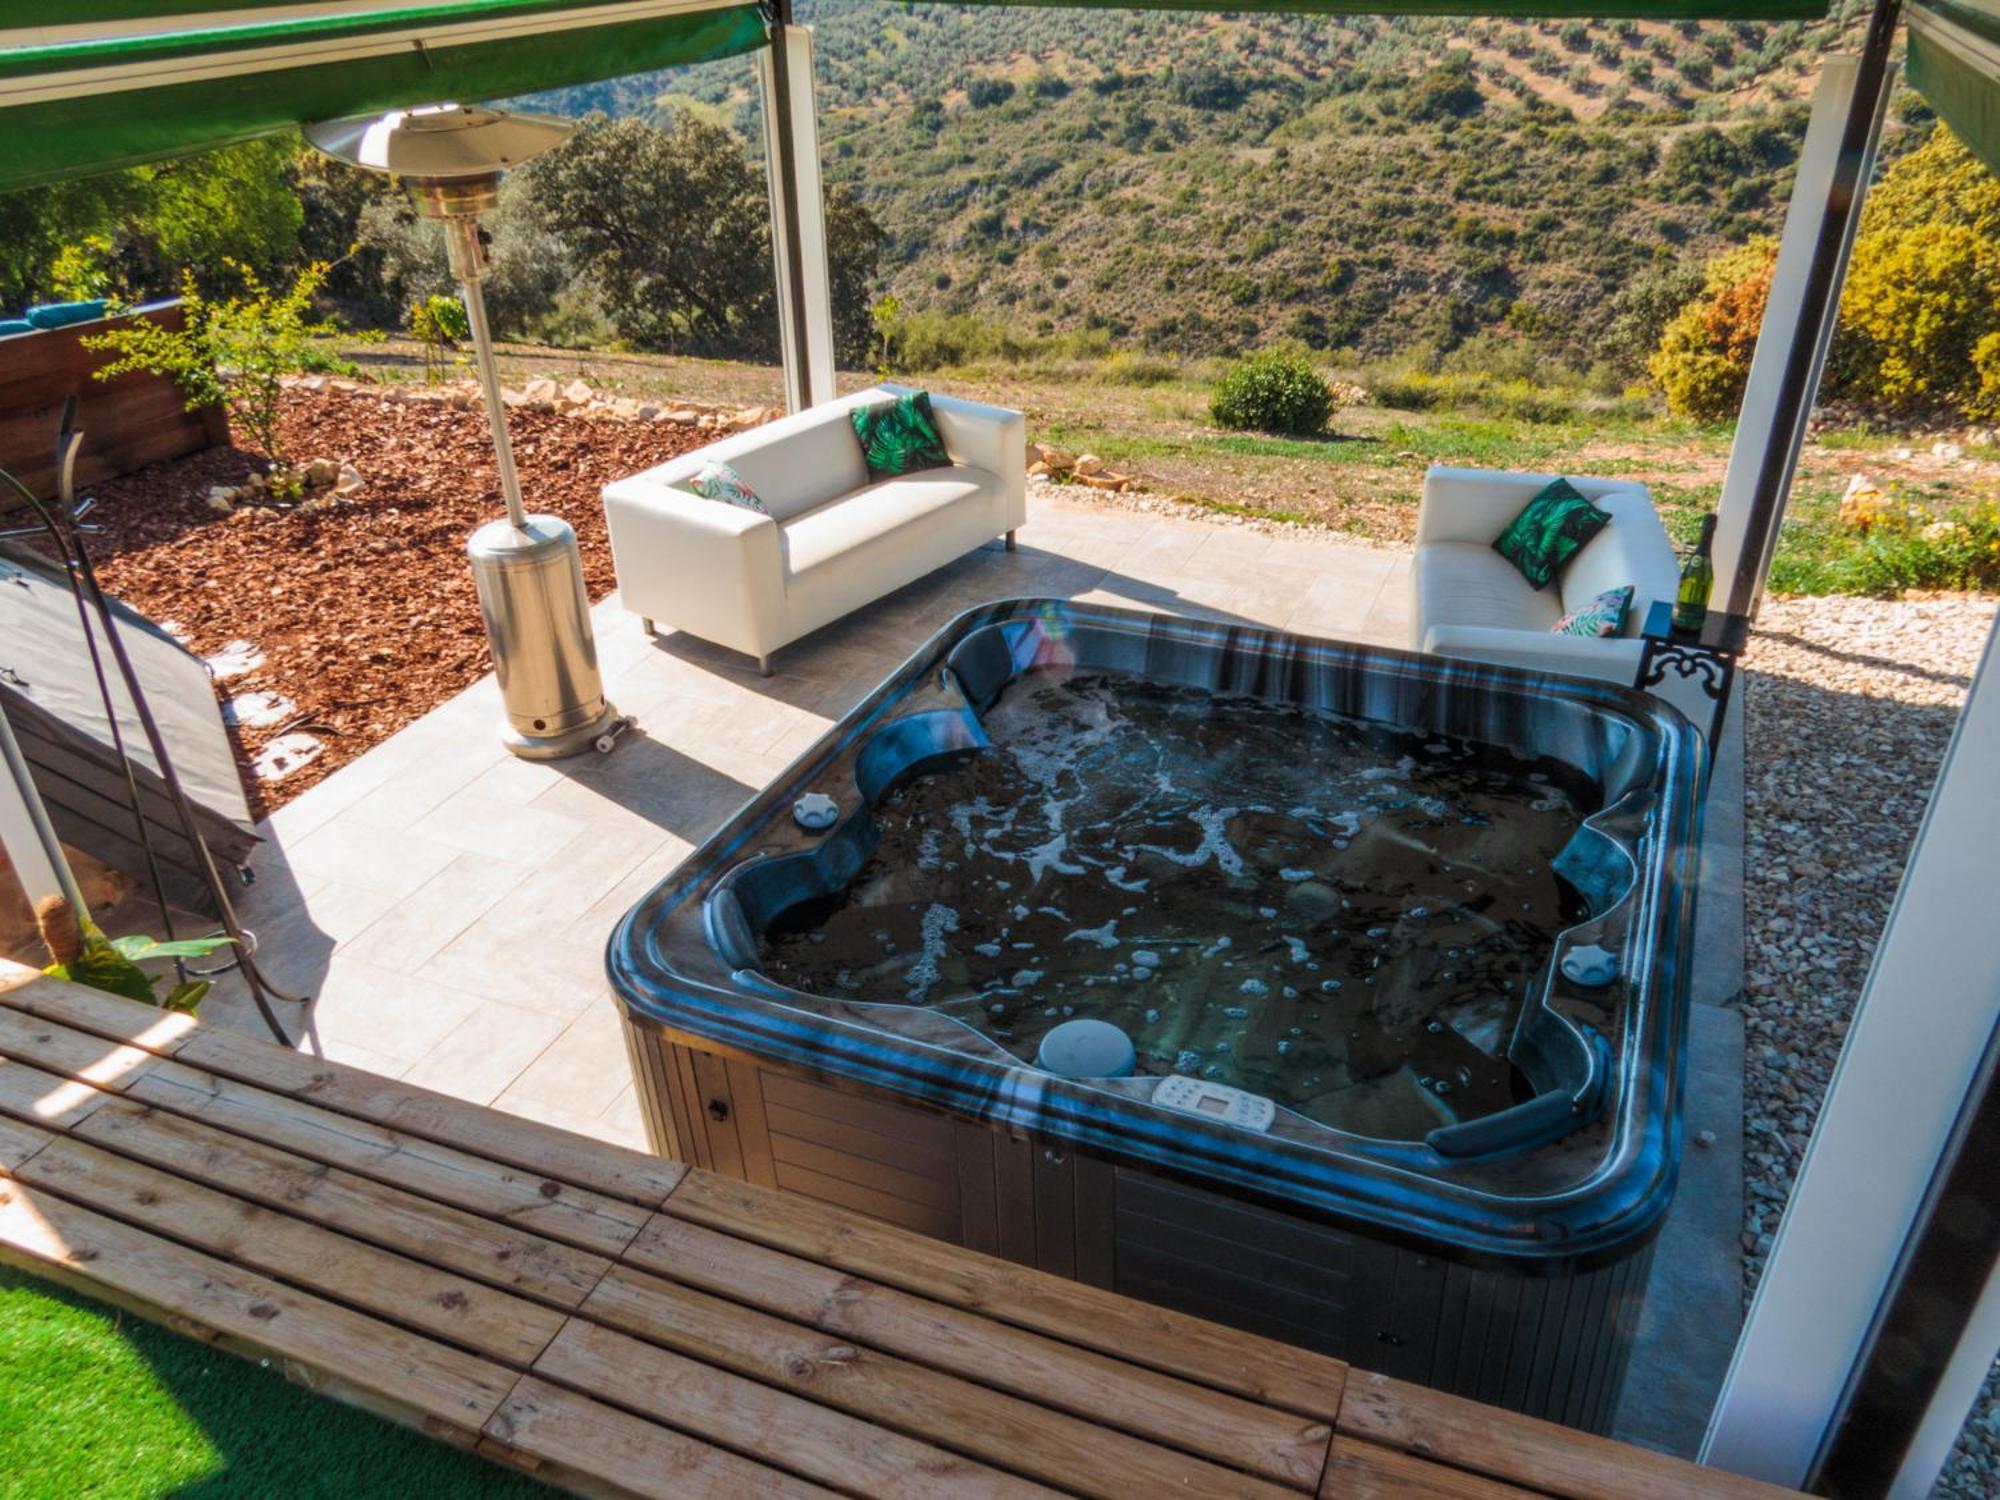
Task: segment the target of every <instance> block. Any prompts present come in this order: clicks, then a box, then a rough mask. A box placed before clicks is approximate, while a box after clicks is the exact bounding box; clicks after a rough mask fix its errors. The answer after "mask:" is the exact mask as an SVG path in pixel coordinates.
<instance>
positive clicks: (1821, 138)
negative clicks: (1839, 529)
mask: <svg viewBox="0 0 2000 1500" xmlns="http://www.w3.org/2000/svg"><path fill="white" fill-rule="evenodd" d="M1891 29H1892V30H1893V15H1892V17H1891ZM1883 45H1886V42H1885V43H1883ZM1869 63H1870V59H1868V58H1865V57H1854V56H1835V57H1828V58H1826V59H1824V60H1823V62H1822V63H1821V70H1820V78H1819V85H1818V87H1817V88H1816V89H1815V90H1814V93H1813V104H1812V114H1811V117H1810V119H1809V120H1808V122H1807V125H1806V135H1805V142H1804V144H1803V146H1802V147H1801V148H1800V152H1799V166H1798V173H1797V176H1796V177H1795V178H1794V181H1793V186H1792V198H1791V206H1790V207H1789V208H1788V209H1787V210H1786V213H1785V230H1784V237H1783V239H1782V240H1781V241H1780V243H1779V247H1778V263H1777V266H1776V267H1775V268H1774V270H1773V273H1772V277H1771V292H1770V297H1769V300H1768V301H1767V302H1766V303H1765V306H1764V321H1763V324H1762V326H1761V327H1760V328H1759V330H1758V334H1757V348H1756V351H1755V352H1754V353H1753V354H1752V355H1751V358H1750V375H1749V379H1748V381H1747V383H1746V384H1745V386H1744V390H1743V406H1742V410H1741V411H1739V412H1738V413H1737V418H1736V441H1735V443H1734V445H1733V446H1732V447H1731V448H1730V450H1729V469H1728V472H1727V473H1726V474H1725V475H1724V477H1723V481H1722V498H1721V501H1720V502H1719V504H1718V506H1717V513H1716V529H1715V550H1714V553H1713V554H1712V555H1713V557H1714V560H1715V576H1716V578H1717V579H1718V580H1720V581H1721V584H1722V590H1723V598H1724V600H1725V602H1726V604H1727V607H1728V608H1729V609H1730V610H1731V611H1732V612H1737V613H1751V614H1754V613H1755V611H1756V605H1757V603H1758V601H1759V600H1760V599H1761V598H1762V595H1763V579H1764V574H1765V572H1766V571H1767V570H1768V568H1769V565H1770V555H1771V551H1772V548H1773V546H1774V545H1775V543H1776V540H1777V529H1778V525H1779V523H1780V521H1782V520H1783V518H1784V500H1785V495H1786V494H1787V493H1788V492H1789V491H1790V489H1791V484H1792V476H1793V474H1794V473H1795V472H1796V470H1797V468H1798V460H1799V450H1800V449H1801V448H1802V447H1803V446H1804V444H1805V435H1806V424H1807V422H1808V421H1809V419H1810V418H1811V416H1812V408H1813V400H1814V397H1815V395H1816V393H1817V392H1818V390H1819V381H1820V374H1821V372H1822V371H1823V370H1824V368H1825V365H1826V354H1827V349H1828V347H1829V346H1830V345H1831V343H1832V341H1833V326H1834V321H1835V317H1836V315H1837V313H1838V311H1839V306H1840V287H1841V284H1842V282H1843V281H1844V280H1845V279H1846V275H1847V258H1848V254H1849V252H1850V251H1851V249H1852V248H1853V243H1854V232H1855V229H1856V227H1857V225H1858V224H1859V222H1860V219H1861V204H1862V200H1863V198H1864V197H1865V196H1866V194H1867V190H1868V179H1869V177H1870V176H1871V175H1872V174H1873V171H1874V160H1875V145H1876V141H1877V139H1878V138H1879V136H1880V133H1881V126H1882V113H1883V110H1884V109H1885V108H1886V106H1887V103H1888V98H1889V90H1890V87H1891V85H1892V84H1893V83H1894V81H1895V73H1894V69H1893V68H1888V67H1885V66H1883V65H1881V64H1880V63H1878V64H1877V66H1876V67H1872V68H1871V67H1870V66H1869ZM1878 80H1879V81H1878ZM1869 87H1874V88H1875V92H1874V94H1873V95H1872V96H1871V97H1869V98H1866V99H1863V98H1861V97H1860V94H1861V92H1862V91H1863V90H1864V89H1866V88H1869ZM1859 111H1866V112H1867V120H1866V124H1867V133H1866V136H1865V139H1864V140H1863V143H1862V147H1861V149H1860V150H1859V151H1858V152H1856V151H1855V150H1854V140H1855V137H1856V136H1857V135H1858V134H1859V131H1860V126H1861V123H1862V121H1861V120H1860V118H1859V115H1858V112H1859ZM1836 220H1837V221H1838V222H1835V221H1836ZM1832 235H1837V236H1838V241H1837V246H1835V250H1834V252H1833V254H1832V259H1831V261H1830V262H1829V261H1828V260H1827V255H1826V254H1825V253H1823V249H1822V242H1823V241H1825V242H1826V243H1827V244H1829V245H1832V244H1833V243H1834V242H1833V241H1832V240H1830V239H1829V238H1828V237H1829V236H1832ZM1802 345H1803V346H1809V347H1808V348H1806V349H1805V351H1804V353H1805V354H1807V355H1809V357H1810V364H1809V366H1808V367H1807V373H1806V375H1805V378H1804V385H1803V387H1802V388H1794V384H1795V383H1794V381H1793V379H1792V378H1790V377H1791V375H1792V372H1791V371H1790V370H1789V369H1788V367H1789V366H1790V365H1791V364H1792V362H1793V360H1794V358H1795V357H1796V356H1797V355H1798V354H1799V353H1800V346H1802ZM1773 487H1774V488H1775V493H1774V494H1771V495H1769V496H1768V497H1765V498H1764V499H1763V501H1762V503H1760V493H1759V492H1760V490H1764V489H1771V488H1773ZM1746 562H1747V563H1748V564H1750V565H1751V566H1752V567H1753V568H1754V569H1755V572H1754V577H1753V578H1752V580H1751V581H1750V583H1749V585H1748V586H1747V587H1746V588H1742V589H1739V588H1738V587H1737V584H1738V580H1739V577H1741V576H1743V575H1742V566H1743V564H1744V563H1746Z"/></svg>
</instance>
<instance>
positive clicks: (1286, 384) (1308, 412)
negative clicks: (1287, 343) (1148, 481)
mask: <svg viewBox="0 0 2000 1500" xmlns="http://www.w3.org/2000/svg"><path fill="white" fill-rule="evenodd" d="M1208 411H1209V415H1210V416H1212V417H1213V418H1214V419H1215V421H1216V423H1217V424H1218V425H1219V426H1223V427H1233V428H1237V429H1239V430H1243V431H1251V432H1281V433H1287V434H1291V435H1293V436H1299V437H1312V436H1314V435H1316V434H1318V433H1320V432H1322V431H1324V430H1325V428H1326V419H1327V418H1328V417H1329V416H1331V415H1332V414H1333V390H1332V388H1331V387H1330V386H1328V385H1327V383H1326V382H1325V381H1324V380H1322V379H1321V378H1320V375H1319V372H1318V371H1317V370H1315V369H1314V368H1313V366H1312V361H1311V360H1309V359H1308V358H1306V356H1305V354H1304V353H1303V352H1302V351H1300V350H1298V349H1293V348H1286V347H1282V346H1281V347H1278V348H1275V349H1264V350H1261V351H1259V352H1258V353H1256V354H1252V355H1250V356H1249V357H1248V358H1247V359H1243V360H1240V361H1238V362H1237V364H1236V365H1235V366H1233V367H1232V368H1231V369H1230V371H1229V373H1228V374H1227V375H1224V376H1223V377H1222V380H1221V382H1220V383H1219V384H1218V385H1217V386H1216V388H1215V394H1214V396H1213V397H1211V398H1210V400H1209V403H1208Z"/></svg>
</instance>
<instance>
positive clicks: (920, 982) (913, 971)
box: [904, 901, 958, 1002]
mask: <svg viewBox="0 0 2000 1500" xmlns="http://www.w3.org/2000/svg"><path fill="white" fill-rule="evenodd" d="M956 931H958V913H957V912H955V911H953V910H952V909H951V908H950V907H949V906H946V905H944V904H943V903H941V902H937V901H933V902H932V903H931V904H930V905H929V906H927V907H926V908H924V920H923V951H922V952H921V953H919V954H918V955H917V961H916V962H915V963H913V964H911V965H910V968H909V972H908V974H906V975H905V976H904V982H905V983H906V984H907V985H908V986H909V990H910V999H911V1000H912V1001H913V1002H920V1001H922V999H923V998H924V996H926V995H928V994H929V993H930V992H931V986H932V985H934V984H936V983H937V982H938V968H939V966H940V965H941V964H942V963H943V961H944V953H945V943H944V938H945V934H946V933H948V932H956Z"/></svg>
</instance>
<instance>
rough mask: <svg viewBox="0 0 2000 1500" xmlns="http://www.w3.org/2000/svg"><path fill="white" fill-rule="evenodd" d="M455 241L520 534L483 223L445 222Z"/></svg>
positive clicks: (522, 517) (455, 261) (523, 523)
mask: <svg viewBox="0 0 2000 1500" xmlns="http://www.w3.org/2000/svg"><path fill="white" fill-rule="evenodd" d="M444 227H445V233H446V234H447V235H449V236H450V237H451V263H452V269H453V270H455V271H457V272H458V281H459V290H460V292H461V293H462V294H463V295H464V297H465V320H466V322H467V323H468V324H469V325H470V326H471V328H472V359H473V364H474V365H475V366H476V367H477V369H478V371H479V387H480V390H481V391H482V392H484V393H485V396H486V423H487V425H488V426H489V427H491V428H492V429H493V456H494V458H495V460H496V461H497V462H498V463H499V466H500V498H501V499H502V500H505V501H506V502H507V519H508V520H509V521H511V522H513V523H514V527H515V529H516V530H519V531H526V530H527V529H528V510H527V507H526V506H524V505H523V504H522V503H521V477H520V475H519V474H517V473H516V472H515V470H514V447H513V444H512V443H510V442H509V441H508V440H507V403H506V402H505V401H503V400H501V398H500V370H499V367H498V366H497V365H496V364H495V363H494V361H493V333H492V330H491V329H490V328H489V327H488V326H487V322H486V294H485V293H484V292H482V291H481V290H480V289H479V283H480V282H481V281H482V280H484V279H485V274H486V268H485V259H484V255H485V252H484V251H483V250H482V249H481V247H480V244H479V221H478V220H477V219H473V218H468V217H465V216H462V215H457V214H454V215H453V216H452V217H450V218H448V219H446V220H445V221H444Z"/></svg>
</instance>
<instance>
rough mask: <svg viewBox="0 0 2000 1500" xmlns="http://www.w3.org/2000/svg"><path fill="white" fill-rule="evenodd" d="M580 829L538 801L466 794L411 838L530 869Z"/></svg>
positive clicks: (424, 821)
mask: <svg viewBox="0 0 2000 1500" xmlns="http://www.w3.org/2000/svg"><path fill="white" fill-rule="evenodd" d="M583 828H584V825H583V822H582V821H581V820H580V819H577V818H573V817H570V816H569V815H568V814H566V813H563V812H559V811H557V810H556V809H554V808H552V807H544V806H542V805H541V804H540V802H539V801H536V802H514V801H509V800H508V799H507V798H505V797H500V796H494V795H491V794H488V793H484V792H475V791H472V790H471V789H470V788H468V789H467V790H465V791H462V792H458V793H456V794H455V795H453V796H452V797H451V798H450V799H448V800H447V801H445V802H444V803H442V804H440V805H439V806H438V807H437V808H436V809H435V810H433V811H432V812H430V813H429V814H427V815H426V816H425V817H423V818H422V819H420V820H419V821H418V822H417V823H416V824H415V825H414V826H413V827H412V828H411V830H410V832H411V833H412V834H414V835H415V836H416V837H418V838H423V839H430V840H433V841H434V842H436V843H439V844H448V845H450V846H451V847H452V848H454V849H462V850H465V851H466V852H467V853H469V854H484V855H489V856H491V857H492V858H494V859H505V860H519V861H520V862H521V863H523V864H530V865H532V864H534V863H536V862H537V855H538V854H539V853H540V852H541V851H544V850H554V849H560V848H561V847H562V846H563V845H564V844H567V843H568V842H569V841H570V840H571V839H573V838H575V837H576V836H577V835H578V834H579V833H581V832H583Z"/></svg>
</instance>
